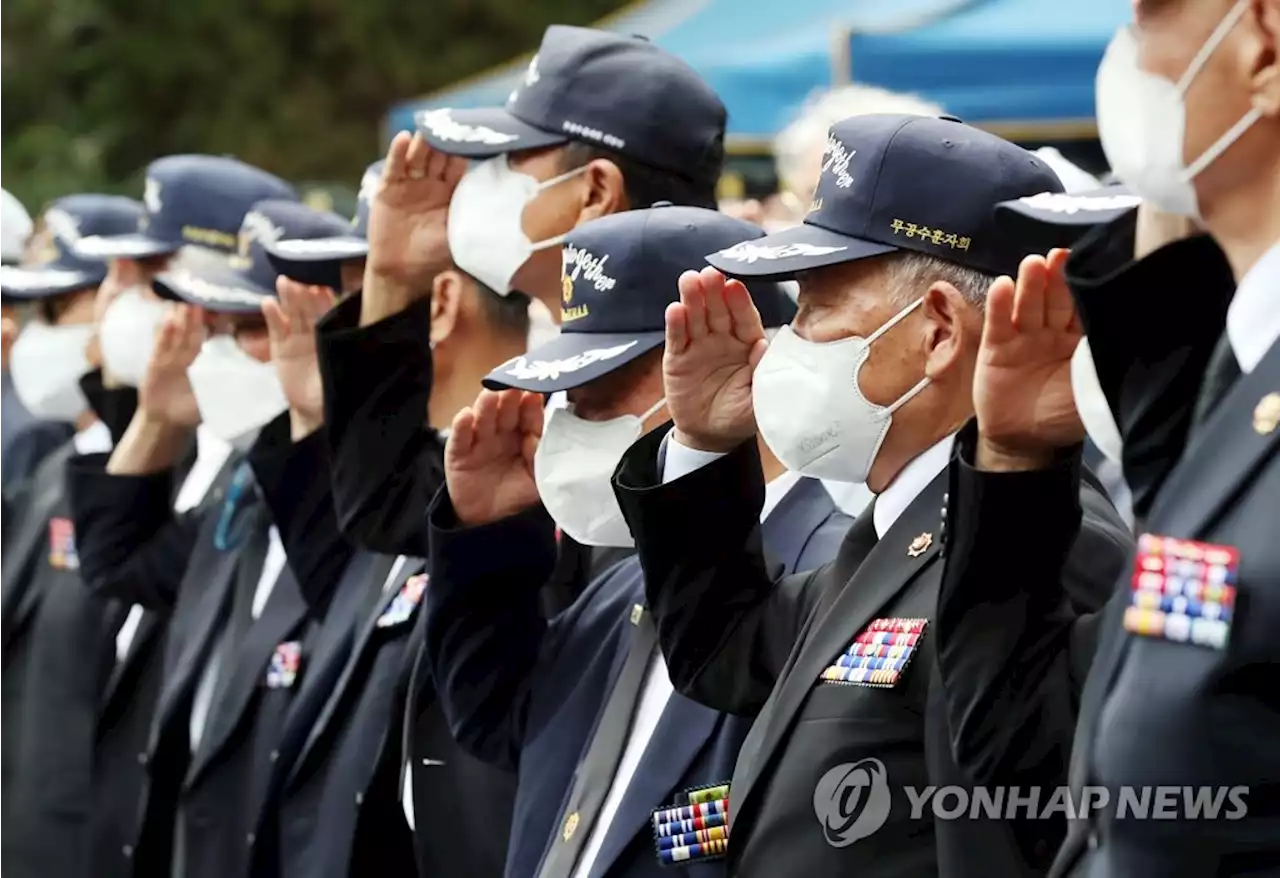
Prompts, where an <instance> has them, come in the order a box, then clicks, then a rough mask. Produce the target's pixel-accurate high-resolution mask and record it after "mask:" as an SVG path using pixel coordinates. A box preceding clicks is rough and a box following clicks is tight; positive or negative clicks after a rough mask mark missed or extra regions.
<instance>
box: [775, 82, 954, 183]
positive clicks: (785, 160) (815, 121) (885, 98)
mask: <svg viewBox="0 0 1280 878" xmlns="http://www.w3.org/2000/svg"><path fill="white" fill-rule="evenodd" d="M942 112H943V110H942V107H941V106H940V105H938V104H935V103H933V102H931V101H926V100H925V99H924V98H920V97H917V96H915V95H911V94H900V93H898V92H892V91H888V90H886V89H883V88H876V87H874V86H869V85H846V86H841V87H840V88H834V89H831V90H829V91H826V92H823V93H821V94H819V95H817V96H816V97H811V98H809V100H807V101H806V102H805V104H804V106H803V107H801V109H800V113H799V115H798V116H797V118H796V120H795V121H794V122H792V123H791V124H790V125H788V126H787V127H786V128H784V129H782V131H781V132H780V133H779V134H778V136H777V137H776V138H775V139H774V141H773V155H774V162H775V166H776V168H777V171H778V179H779V180H780V181H781V182H782V183H783V184H784V185H786V186H787V187H789V188H791V189H792V190H797V191H801V190H805V189H810V188H812V186H813V184H814V183H815V182H816V169H815V168H811V167H809V166H808V163H809V160H810V158H811V156H812V154H813V152H814V151H815V150H818V151H821V147H822V146H823V145H824V144H825V143H826V142H827V132H828V131H829V130H830V128H831V126H832V125H834V124H835V123H837V122H839V121H841V120H844V119H848V118H850V117H852V116H866V115H869V114H872V113H904V114H909V115H914V116H941V115H942ZM807 177H814V179H812V180H808V179H806V178H807Z"/></svg>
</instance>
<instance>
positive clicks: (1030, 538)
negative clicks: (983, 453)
mask: <svg viewBox="0 0 1280 878" xmlns="http://www.w3.org/2000/svg"><path fill="white" fill-rule="evenodd" d="M976 433H977V431H976V429H975V425H974V424H973V423H972V422H971V423H970V425H969V426H968V427H966V428H965V430H963V431H962V432H961V434H960V436H959V437H958V439H957V456H956V458H955V459H954V460H953V461H952V464H951V471H950V491H949V497H948V502H947V507H948V515H947V520H946V528H947V533H946V547H945V553H946V566H945V568H944V571H943V578H942V585H941V588H940V590H939V595H938V612H937V617H936V618H937V625H938V641H937V643H938V666H939V671H940V673H941V677H942V682H943V688H944V693H945V696H946V705H947V711H948V719H949V727H950V730H951V736H952V750H953V752H954V755H955V758H956V760H957V762H958V764H959V765H960V766H961V767H962V768H964V769H965V770H966V771H967V772H968V773H969V775H970V776H971V778H972V779H973V781H974V782H975V783H977V784H981V785H997V784H1010V783H1016V784H1019V785H1022V786H1027V785H1039V786H1042V787H1045V788H1050V787H1054V786H1056V785H1060V784H1063V783H1065V782H1066V778H1067V768H1068V765H1069V762H1070V755H1071V743H1072V737H1073V735H1074V732H1075V725H1076V715H1077V712H1078V706H1079V700H1080V692H1081V690H1082V688H1083V684H1084V678H1085V676H1086V675H1087V673H1088V670H1089V666H1090V664H1091V663H1092V660H1093V654H1094V651H1095V649H1096V646H1097V637H1098V630H1099V623H1100V618H1101V614H1100V613H1098V612H1097V611H1098V610H1099V609H1100V608H1101V607H1102V606H1103V605H1104V604H1105V603H1106V602H1107V600H1108V599H1109V598H1110V597H1111V596H1112V595H1113V594H1122V592H1123V589H1119V588H1118V586H1117V583H1118V582H1119V579H1120V574H1121V571H1122V570H1123V569H1124V566H1125V564H1126V563H1127V562H1128V559H1129V552H1130V548H1131V546H1132V539H1131V537H1130V535H1129V533H1128V531H1127V530H1126V529H1125V527H1124V524H1123V522H1122V521H1121V520H1120V519H1119V516H1118V515H1117V514H1116V513H1115V511H1114V509H1111V508H1110V507H1109V504H1108V503H1107V501H1106V499H1105V497H1103V496H1102V495H1101V494H1100V492H1098V491H1097V490H1096V489H1094V488H1092V487H1091V486H1090V487H1086V488H1085V489H1084V490H1083V491H1082V490H1081V478H1080V462H1079V454H1078V453H1076V454H1072V455H1067V456H1064V458H1063V459H1062V460H1060V461H1059V462H1058V464H1057V465H1055V466H1053V467H1051V468H1049V469H1046V470H1040V471H1034V472H1023V473H992V472H983V471H979V470H977V469H975V468H974V467H973V464H972V460H973V449H974V444H975V439H976ZM1028 510H1035V514H1033V515H1029V514H1028V513H1027V511H1028Z"/></svg>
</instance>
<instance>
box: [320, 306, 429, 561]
mask: <svg viewBox="0 0 1280 878" xmlns="http://www.w3.org/2000/svg"><path fill="white" fill-rule="evenodd" d="M359 316H360V299H359V297H358V296H353V297H351V298H350V299H348V300H346V301H344V302H342V303H341V304H340V305H339V306H338V307H337V308H335V309H334V310H333V311H332V312H331V313H330V314H329V315H327V316H326V317H325V318H324V320H322V321H321V322H320V324H319V326H318V327H317V339H318V345H319V351H318V352H319V358H320V375H321V379H322V381H323V383H324V405H325V423H326V424H327V425H328V428H327V432H326V436H327V440H328V446H329V463H330V466H331V468H332V475H333V496H334V504H335V508H336V509H337V515H338V525H339V527H341V529H342V532H343V533H344V534H346V535H347V537H348V538H349V539H350V540H351V541H352V542H353V543H355V544H356V545H359V546H363V547H365V548H368V549H370V550H372V551H375V552H381V553H383V554H388V555H416V556H420V557H421V556H425V555H426V554H427V529H426V511H427V506H428V505H429V504H430V503H431V498H432V497H434V496H435V493H436V491H437V490H438V489H439V488H440V486H441V485H442V484H444V444H443V443H442V442H441V441H440V439H439V437H438V435H437V434H436V432H435V431H434V430H432V429H431V428H430V427H429V426H428V425H427V404H428V402H429V401H430V399H431V380H432V377H431V376H432V371H431V348H430V345H429V342H428V330H429V327H430V324H431V305H430V303H429V302H426V301H423V302H418V303H415V304H414V305H411V306H410V307H409V308H408V309H406V310H405V311H403V312H401V313H400V314H396V315H394V316H392V317H388V318H387V319H385V320H382V321H380V322H378V323H376V324H374V325H373V326H364V327H362V326H360V325H359Z"/></svg>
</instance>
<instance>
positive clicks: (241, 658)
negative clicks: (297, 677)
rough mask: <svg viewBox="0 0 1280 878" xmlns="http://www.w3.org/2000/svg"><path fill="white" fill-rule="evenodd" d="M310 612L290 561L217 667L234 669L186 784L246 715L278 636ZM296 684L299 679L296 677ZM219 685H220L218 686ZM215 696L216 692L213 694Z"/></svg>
mask: <svg viewBox="0 0 1280 878" xmlns="http://www.w3.org/2000/svg"><path fill="white" fill-rule="evenodd" d="M306 614H307V604H306V601H304V600H303V598H302V590H301V589H300V588H299V587H298V583H297V581H296V580H294V578H293V573H292V572H291V571H290V570H289V565H288V564H287V563H286V564H285V565H284V567H283V568H281V570H280V574H279V576H278V577H277V578H276V582H275V585H274V586H273V588H272V589H271V596H270V597H269V598H267V604H266V606H265V607H263V608H262V615H261V616H259V617H258V618H257V619H255V620H254V622H253V624H252V625H251V626H250V627H249V630H248V631H247V632H245V635H244V642H243V643H241V644H240V645H239V648H238V649H236V650H235V652H234V653H231V654H228V655H226V656H224V658H223V661H224V662H225V664H224V666H223V668H222V669H221V670H220V671H219V673H225V674H230V675H231V676H230V677H229V678H228V679H227V684H226V687H225V688H224V689H222V690H221V691H222V697H221V699H220V700H219V702H218V703H217V704H211V705H210V706H209V719H208V722H209V727H208V728H207V729H205V732H204V735H202V736H201V740H200V747H199V749H198V750H197V751H196V755H195V758H194V759H193V760H192V762H191V768H190V770H189V771H188V773H187V785H188V786H190V785H193V784H194V783H195V782H196V780H197V778H198V777H199V776H200V774H201V772H203V771H204V769H205V768H206V767H207V766H208V765H209V764H210V763H211V762H212V761H213V759H214V757H216V756H217V755H218V753H219V751H221V750H222V748H223V746H225V745H226V743H227V740H228V739H229V738H230V737H231V733H232V732H234V731H235V728H236V726H238V725H239V724H240V720H241V718H242V716H243V715H244V712H245V709H246V708H247V707H248V705H249V702H250V701H251V700H252V699H253V695H254V693H255V692H256V691H257V689H258V686H259V685H260V684H262V681H263V679H264V678H265V676H266V673H267V666H268V665H269V664H270V662H271V656H272V655H273V654H274V652H275V649H276V647H277V646H279V645H280V642H281V641H282V640H283V639H284V638H285V637H286V636H288V634H289V632H290V631H292V630H293V629H294V628H295V627H297V625H298V623H299V622H301V621H302V620H303V619H304V618H305V617H306ZM306 660H307V657H306V656H303V658H302V661H303V665H302V673H303V674H305V673H306ZM294 685H295V686H296V685H298V683H297V682H295V683H294ZM215 691H217V690H215ZM215 697H216V696H215Z"/></svg>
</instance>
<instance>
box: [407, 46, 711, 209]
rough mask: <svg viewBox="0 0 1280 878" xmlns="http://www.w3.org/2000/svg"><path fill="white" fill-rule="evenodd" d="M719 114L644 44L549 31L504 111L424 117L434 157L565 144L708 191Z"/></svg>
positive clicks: (700, 86) (702, 85)
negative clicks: (609, 154) (604, 152)
mask: <svg viewBox="0 0 1280 878" xmlns="http://www.w3.org/2000/svg"><path fill="white" fill-rule="evenodd" d="M727 116H728V113H727V112H726V111H725V108H724V104H723V103H722V102H721V100H720V98H719V97H718V96H717V95H716V93H715V92H714V91H713V90H712V88H711V86H709V85H707V83H706V82H705V81H704V80H703V79H702V77H700V76H699V75H698V74H697V73H695V72H694V70H693V68H692V67H690V66H689V65H687V64H685V63H684V62H683V61H681V60H680V59H679V58H677V57H675V56H674V55H672V54H671V53H669V52H667V51H665V50H664V49H660V48H658V47H657V46H655V45H653V44H652V43H650V42H649V41H648V40H646V39H645V38H643V37H637V36H623V35H621V34H615V33H609V32H608V31H601V30H594V29H591V28H584V27H569V26H567V25H562V24H553V25H551V26H550V27H549V28H547V31H546V33H545V34H544V35H543V37H542V45H541V46H540V47H539V48H538V54H537V55H535V56H534V58H533V60H532V61H530V62H529V69H528V70H527V71H526V72H525V75H524V79H523V80H522V81H521V82H520V84H519V85H518V86H517V88H516V90H515V91H513V92H512V93H511V97H510V98H508V99H507V103H506V106H504V107H485V108H479V109H469V110H460V109H451V108H442V109H435V110H423V111H421V112H419V113H418V114H417V116H416V117H415V121H416V123H417V127H418V131H419V132H420V133H421V134H422V136H423V137H425V138H426V140H427V142H428V143H429V144H431V146H432V147H433V148H435V149H437V150H439V151H440V152H444V153H449V154H451V155H460V156H466V157H467V158H489V157H491V156H495V155H500V154H501V153H506V152H515V151H517V150H522V149H535V148H538V147H545V146H556V145H559V144H562V143H566V142H568V141H570V140H577V141H582V142H584V143H590V144H592V145H594V146H599V147H603V148H605V149H608V150H612V151H614V152H616V153H619V154H620V155H624V156H627V157H628V158H631V159H634V160H635V161H638V162H640V163H642V164H645V165H649V166H650V167H654V168H661V169H663V170H666V171H670V172H671V173H674V174H677V175H679V176H681V177H684V178H685V179H688V180H692V181H694V182H699V183H702V182H706V183H710V184H714V183H715V181H716V180H718V179H719V177H720V170H721V166H722V165H723V163H724V126H725V119H726V118H727Z"/></svg>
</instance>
